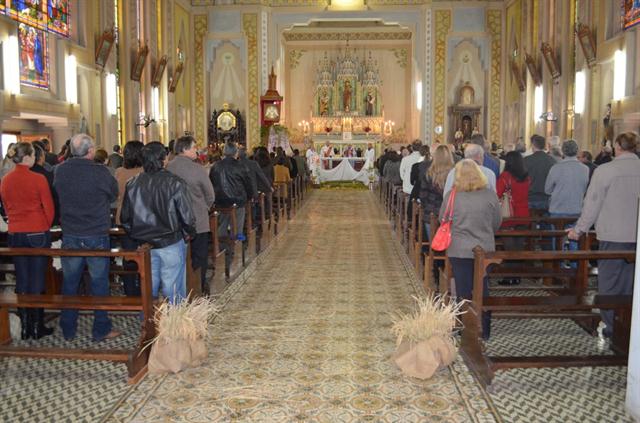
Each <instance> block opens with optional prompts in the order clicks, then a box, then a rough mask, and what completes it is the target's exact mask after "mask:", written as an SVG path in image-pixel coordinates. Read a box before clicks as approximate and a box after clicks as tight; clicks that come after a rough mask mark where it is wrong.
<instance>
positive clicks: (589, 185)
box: [377, 132, 640, 338]
mask: <svg viewBox="0 0 640 423" xmlns="http://www.w3.org/2000/svg"><path fill="white" fill-rule="evenodd" d="M423 147H424V146H423V145H422V143H421V142H420V141H419V140H417V141H415V142H413V143H412V144H411V145H409V146H403V147H402V148H401V149H400V151H395V150H393V149H388V150H386V151H385V152H384V154H383V155H382V156H381V157H380V158H379V159H378V162H377V168H378V172H379V173H380V175H381V176H382V177H383V178H385V179H386V181H387V182H388V183H389V184H391V185H392V186H395V187H397V189H398V190H401V191H402V192H404V193H405V194H406V195H408V196H409V199H416V200H418V201H419V203H420V205H421V209H422V213H423V216H422V219H423V222H424V223H425V224H424V228H421V229H422V230H423V238H424V239H427V240H429V239H430V237H431V236H432V235H433V229H432V228H430V225H429V222H430V219H429V217H430V215H431V214H434V215H436V216H438V218H439V220H440V222H445V221H448V222H451V223H450V225H451V226H450V233H451V242H450V244H449V247H448V248H447V257H448V259H449V262H450V264H451V270H452V273H453V279H454V280H455V285H454V286H453V287H452V291H454V292H455V295H457V297H458V298H460V299H471V297H472V288H473V257H474V256H473V249H474V248H475V247H477V246H480V247H482V249H483V250H484V251H485V252H493V251H495V234H496V232H497V231H498V229H502V230H506V231H508V230H519V229H524V228H525V226H523V225H522V224H521V223H520V222H519V221H518V219H517V218H526V217H529V216H530V215H535V216H541V217H545V216H546V217H555V218H567V219H568V220H569V221H571V220H573V221H575V223H571V224H566V226H565V227H562V228H559V227H556V228H554V227H553V226H552V225H549V224H545V223H540V224H538V229H541V230H548V229H555V230H564V231H565V233H566V237H565V242H563V243H562V244H563V248H566V249H568V250H576V249H578V243H577V241H578V239H579V238H580V236H581V235H582V234H585V233H587V232H589V231H590V230H592V228H595V236H596V238H597V240H598V245H599V247H598V248H599V249H600V250H603V251H607V250H615V251H621V250H635V248H636V239H635V236H636V230H637V228H636V218H637V214H638V198H640V139H639V137H638V135H637V134H635V133H632V132H627V133H622V134H620V135H618V136H617V137H616V138H615V139H614V140H613V142H607V143H606V144H604V145H603V148H602V151H600V152H599V154H598V155H597V157H596V159H595V160H594V159H593V156H592V155H591V153H590V152H588V151H584V150H583V151H580V149H579V146H578V143H577V142H576V141H575V140H572V139H568V140H565V141H564V142H561V140H560V138H559V137H550V138H549V139H545V138H544V137H542V136H540V135H533V136H532V137H531V138H530V151H527V148H526V146H525V144H524V142H523V141H522V140H518V141H517V142H516V143H515V144H508V145H505V148H504V150H503V152H502V154H498V153H497V151H496V150H497V148H496V146H495V145H493V146H492V145H490V144H489V143H488V142H487V141H486V140H485V138H484V136H482V135H481V134H474V135H472V136H471V137H470V138H469V139H468V140H466V142H465V143H464V145H463V144H459V145H458V144H446V145H444V144H440V143H435V144H433V145H431V146H430V148H429V149H427V150H425V149H424V148H423ZM410 204H411V203H410ZM505 206H508V213H506V216H507V217H505V218H504V221H503V216H505ZM409 210H410V208H409ZM409 214H410V211H409ZM503 239H504V243H503V248H504V249H505V250H508V251H522V250H524V249H525V240H524V238H522V237H516V236H513V237H508V236H505V237H503ZM543 248H554V246H553V245H543ZM514 265H516V264H515V263H508V264H507V265H506V266H514ZM565 265H566V266H568V267H575V263H568V264H565ZM425 271H430V270H429V269H425ZM633 277H634V263H632V262H626V261H625V260H599V261H598V293H599V294H602V295H631V293H632V292H633ZM499 283H500V284H502V285H516V284H519V283H520V280H519V279H518V278H507V279H503V280H501V281H499ZM484 285H485V289H484V292H485V293H486V292H487V291H488V278H486V277H485V278H484ZM601 317H602V322H603V323H602V325H603V335H604V336H607V337H611V335H612V331H613V311H610V310H608V311H604V310H603V311H601ZM482 332H483V337H485V338H487V337H489V334H490V316H489V315H488V314H487V313H484V314H483V316H482Z"/></svg>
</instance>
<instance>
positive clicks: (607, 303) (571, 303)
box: [461, 247, 635, 385]
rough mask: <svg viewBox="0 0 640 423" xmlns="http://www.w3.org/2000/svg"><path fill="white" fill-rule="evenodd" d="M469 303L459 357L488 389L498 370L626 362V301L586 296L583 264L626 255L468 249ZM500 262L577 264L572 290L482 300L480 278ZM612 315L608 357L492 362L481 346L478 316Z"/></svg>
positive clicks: (627, 298)
mask: <svg viewBox="0 0 640 423" xmlns="http://www.w3.org/2000/svg"><path fill="white" fill-rule="evenodd" d="M474 255H475V264H474V266H475V267H474V281H473V300H472V301H471V303H470V304H469V305H468V307H467V312H466V313H465V314H464V315H463V316H462V321H463V324H464V330H463V333H462V342H461V354H462V356H463V357H464V359H465V362H466V363H467V365H468V366H469V368H470V369H472V371H473V372H474V374H475V375H476V376H477V377H478V379H479V381H480V382H481V383H482V384H484V385H489V384H491V381H492V379H493V377H494V374H495V372H496V371H498V370H503V369H511V368H541V367H573V366H620V365H624V364H625V363H626V361H627V356H626V354H627V353H628V344H629V329H630V312H631V296H602V295H596V296H595V297H587V296H585V293H586V284H587V277H588V275H587V268H588V261H589V260H598V259H625V260H628V261H633V260H635V253H634V252H630V251H497V252H493V253H487V252H484V251H483V250H482V249H481V248H479V247H477V248H476V249H475V250H474ZM504 260H519V261H532V260H535V261H553V260H571V261H578V262H579V265H578V269H577V276H576V279H577V282H576V284H575V285H576V291H575V293H574V294H572V295H552V296H537V297H530V296H525V297H522V296H520V297H503V296H500V297H487V296H485V294H486V293H485V292H484V289H483V278H484V276H485V274H486V269H487V267H488V266H490V265H494V264H496V263H501V262H503V261H504ZM596 308H597V309H605V310H613V311H614V313H615V316H616V317H615V326H614V334H613V338H612V346H613V348H612V349H613V350H614V351H615V352H616V354H614V355H602V356H600V355H596V356H580V355H578V356H538V357H532V356H526V357H493V356H488V355H487V354H486V352H485V349H484V345H483V341H482V324H481V316H482V313H483V312H491V313H492V314H493V317H500V314H501V313H502V314H503V316H502V317H507V318H514V317H516V318H533V317H535V318H572V317H575V316H583V315H585V313H590V312H592V310H593V309H596Z"/></svg>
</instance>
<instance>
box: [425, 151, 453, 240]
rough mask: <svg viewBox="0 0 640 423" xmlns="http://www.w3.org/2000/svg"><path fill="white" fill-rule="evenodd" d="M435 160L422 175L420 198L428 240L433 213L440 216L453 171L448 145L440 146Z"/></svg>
mask: <svg viewBox="0 0 640 423" xmlns="http://www.w3.org/2000/svg"><path fill="white" fill-rule="evenodd" d="M432 157H433V160H432V162H431V165H430V166H429V167H428V169H427V172H426V173H424V174H423V175H421V181H420V192H419V198H420V203H421V204H422V213H423V222H424V224H425V230H426V232H427V236H426V239H430V238H431V225H430V224H429V221H430V218H429V216H430V215H431V213H433V214H435V215H436V216H437V215H438V212H439V211H440V206H441V205H442V196H443V194H444V184H445V181H446V180H447V175H448V174H449V171H451V169H453V156H452V155H451V150H450V149H449V147H447V146H446V145H442V144H440V145H438V146H437V147H436V148H435V150H434V151H433V154H432Z"/></svg>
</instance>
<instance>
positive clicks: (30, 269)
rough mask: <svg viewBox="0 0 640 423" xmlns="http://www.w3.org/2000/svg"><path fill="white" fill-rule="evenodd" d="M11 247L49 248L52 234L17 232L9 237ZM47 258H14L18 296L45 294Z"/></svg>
mask: <svg viewBox="0 0 640 423" xmlns="http://www.w3.org/2000/svg"><path fill="white" fill-rule="evenodd" d="M7 241H8V245H9V247H22V248H49V247H51V234H50V233H49V232H48V231H47V232H16V233H9V235H8V239H7ZM48 261H49V258H48V257H47V256H14V257H13V264H14V266H15V267H16V294H36V295H39V294H42V293H44V278H45V272H46V270H47V262H48Z"/></svg>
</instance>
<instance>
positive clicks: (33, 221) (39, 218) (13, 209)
mask: <svg viewBox="0 0 640 423" xmlns="http://www.w3.org/2000/svg"><path fill="white" fill-rule="evenodd" d="M0 196H1V197H2V204H3V205H4V209H5V211H6V213H7V216H8V217H9V232H11V233H15V232H45V231H48V230H49V228H51V222H53V215H54V214H55V208H54V205H53V198H52V197H51V190H50V189H49V184H48V183H47V179H46V178H45V177H44V176H43V175H40V174H38V173H35V172H31V171H30V170H29V168H28V167H27V166H23V165H16V167H15V169H14V170H12V171H11V172H9V173H8V174H7V175H6V176H5V177H4V178H2V182H0Z"/></svg>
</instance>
